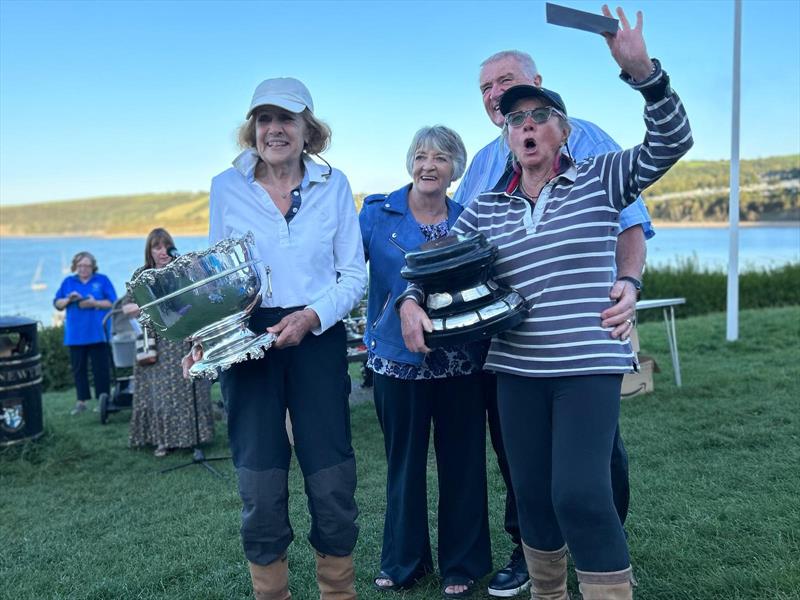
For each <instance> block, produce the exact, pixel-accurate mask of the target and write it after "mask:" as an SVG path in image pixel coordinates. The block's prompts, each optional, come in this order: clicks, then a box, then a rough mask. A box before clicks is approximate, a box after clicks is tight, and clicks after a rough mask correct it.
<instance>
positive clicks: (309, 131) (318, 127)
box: [237, 108, 331, 154]
mask: <svg viewBox="0 0 800 600" xmlns="http://www.w3.org/2000/svg"><path fill="white" fill-rule="evenodd" d="M300 116H301V117H302V118H303V123H304V124H305V126H306V136H307V139H306V144H305V147H304V148H303V152H305V153H306V154H321V153H323V152H325V150H327V149H328V147H329V146H330V143H331V128H330V127H328V125H327V124H326V123H325V122H323V121H320V120H319V119H318V118H317V117H315V116H314V113H312V112H311V111H310V110H308V109H307V108H306V109H304V110H303V112H301V113H300ZM237 137H238V140H239V147H240V148H242V150H246V149H248V148H255V147H256V114H255V113H253V114H252V115H250V118H249V119H247V121H245V122H244V123H242V125H241V126H240V127H239V131H238V134H237Z"/></svg>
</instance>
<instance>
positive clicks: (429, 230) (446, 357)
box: [367, 219, 486, 379]
mask: <svg viewBox="0 0 800 600" xmlns="http://www.w3.org/2000/svg"><path fill="white" fill-rule="evenodd" d="M419 228H420V231H422V235H424V236H425V239H426V240H427V241H429V242H431V241H433V240H438V239H439V238H441V237H444V236H446V235H447V233H448V229H447V219H444V220H443V221H441V222H439V223H434V224H433V225H423V224H422V223H420V224H419ZM485 353H486V347H485V344H464V345H461V346H447V347H444V348H434V349H432V350H431V351H430V352H429V353H428V354H426V355H425V358H424V359H423V360H422V364H421V365H419V366H417V365H409V364H406V363H401V362H397V361H394V360H388V359H386V358H381V357H380V356H376V355H375V354H373V353H372V352H369V353H368V354H367V366H368V367H369V368H370V369H372V370H373V371H374V372H375V373H378V374H379V375H385V376H387V377H394V378H396V379H441V378H444V377H455V376H458V375H470V374H472V373H476V372H477V371H480V370H481V365H482V364H483V356H484V355H485Z"/></svg>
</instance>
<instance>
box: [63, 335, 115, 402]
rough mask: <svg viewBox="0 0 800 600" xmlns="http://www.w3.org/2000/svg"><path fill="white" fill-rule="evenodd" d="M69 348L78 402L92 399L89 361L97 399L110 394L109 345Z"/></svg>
mask: <svg viewBox="0 0 800 600" xmlns="http://www.w3.org/2000/svg"><path fill="white" fill-rule="evenodd" d="M68 348H69V361H70V364H71V365H72V377H73V379H74V380H75V392H76V393H77V395H78V401H79V402H80V401H84V400H91V399H92V392H91V390H90V389H89V361H91V362H92V377H93V378H94V394H95V398H99V397H100V394H108V393H109V386H110V383H109V381H110V376H109V362H108V344H106V343H105V342H99V343H97V344H83V345H81V346H68Z"/></svg>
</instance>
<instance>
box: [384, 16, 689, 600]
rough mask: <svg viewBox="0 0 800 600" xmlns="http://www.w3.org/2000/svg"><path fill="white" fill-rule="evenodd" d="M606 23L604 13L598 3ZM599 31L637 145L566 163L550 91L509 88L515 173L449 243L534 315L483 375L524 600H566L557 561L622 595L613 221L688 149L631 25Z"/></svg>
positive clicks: (672, 103)
mask: <svg viewBox="0 0 800 600" xmlns="http://www.w3.org/2000/svg"><path fill="white" fill-rule="evenodd" d="M603 12H604V14H605V15H606V16H611V12H610V11H609V9H608V7H607V6H604V7H603ZM617 13H618V14H619V17H620V23H621V29H620V30H619V31H618V32H617V33H616V34H613V35H612V34H607V35H606V41H607V42H608V46H609V48H610V49H611V54H612V56H613V57H614V59H615V60H616V61H617V63H618V64H619V66H620V67H621V69H622V74H621V75H620V77H621V78H622V80H623V81H625V82H627V83H628V84H629V85H630V86H631V87H632V88H634V89H636V90H639V91H640V92H641V93H642V95H643V96H644V98H645V101H646V107H645V118H644V120H645V125H646V127H647V135H646V137H645V141H644V143H643V144H641V145H639V146H636V147H634V148H631V149H629V150H624V151H621V152H614V153H610V154H606V155H603V156H598V157H595V158H591V159H588V160H586V161H584V162H581V163H580V164H577V165H576V164H574V163H573V161H572V160H571V158H570V156H569V153H568V151H567V152H565V151H564V148H565V144H566V140H567V138H568V136H569V124H568V122H567V118H566V112H567V111H566V107H565V105H564V102H563V101H562V100H561V97H560V96H559V95H558V94H557V93H555V92H553V91H550V90H546V89H543V88H537V87H533V86H527V85H521V86H515V87H512V88H510V89H509V90H508V91H507V92H506V93H505V94H504V95H503V97H502V99H501V101H500V110H501V112H502V113H503V114H504V115H505V117H506V123H505V127H504V129H503V131H504V135H505V136H506V137H507V140H508V144H509V147H510V148H511V151H512V154H513V159H514V160H513V165H512V168H510V169H509V170H508V172H507V174H506V176H505V177H504V178H503V179H502V180H501V182H500V183H499V184H498V185H497V186H496V187H495V188H494V189H493V190H491V191H489V192H486V193H484V194H482V195H481V196H479V197H478V198H477V199H476V200H475V201H473V202H472V203H471V204H470V205H468V207H467V208H466V209H465V210H464V212H463V213H462V214H461V216H460V218H459V220H458V221H457V222H456V224H455V225H454V227H453V229H452V231H453V232H454V233H468V232H472V231H480V232H481V233H483V234H484V235H486V237H487V238H488V239H489V240H490V241H491V242H492V243H494V244H496V245H497V246H498V248H499V250H500V252H499V255H498V259H497V261H496V263H495V275H496V279H497V280H499V281H500V282H502V283H504V284H506V285H510V286H512V287H514V288H516V289H517V290H519V291H520V292H521V293H522V294H523V295H524V296H525V297H526V298H527V299H528V300H529V301H530V302H531V303H532V305H533V308H532V309H531V311H530V314H529V316H528V318H527V319H526V320H525V321H523V323H521V324H520V325H518V326H517V327H515V328H514V329H512V330H510V331H506V332H504V333H501V334H499V335H497V336H496V337H495V338H494V339H493V340H492V345H491V349H490V351H489V356H488V358H487V360H486V364H485V368H486V369H488V370H492V371H495V372H496V373H497V375H498V406H499V411H500V420H501V428H502V433H503V441H504V443H505V445H506V450H507V453H508V461H509V465H510V469H511V479H512V482H513V486H514V492H515V494H516V496H517V502H518V505H519V519H520V526H521V530H522V539H523V542H524V544H523V545H524V551H525V558H526V561H527V563H528V569H529V571H530V574H531V579H532V584H533V592H532V597H533V598H541V599H544V598H548V599H557V600H565V599H566V598H567V597H568V596H567V588H566V580H567V573H566V569H567V560H566V551H567V546H568V547H569V550H570V553H571V554H572V556H573V559H574V561H575V566H576V570H577V575H578V581H579V582H580V589H581V593H582V594H583V597H584V599H585V600H592V599H601V598H602V599H604V600H609V599H612V600H613V599H617V598H620V599H622V598H631V597H632V586H631V569H630V557H629V555H628V547H627V542H626V539H625V534H624V532H623V530H622V525H621V524H620V521H619V517H618V516H617V514H616V512H615V510H614V505H613V500H612V493H611V481H610V471H609V462H610V456H611V447H612V442H613V437H614V430H615V427H616V423H617V418H618V415H619V398H620V385H621V382H622V376H623V374H624V373H626V372H629V371H630V370H631V369H632V368H633V367H634V360H635V359H634V355H633V352H632V350H631V347H630V343H629V342H628V341H627V340H621V339H614V338H612V337H611V335H610V329H604V328H602V326H601V319H600V313H601V312H602V311H603V310H604V309H605V308H607V307H608V305H609V300H608V291H609V289H610V287H611V286H612V285H613V283H614V281H613V273H614V251H615V244H616V238H617V222H618V216H619V211H620V210H622V209H623V208H624V207H625V206H627V205H628V204H630V203H632V202H633V201H634V200H635V199H636V197H637V196H638V194H639V193H640V192H641V191H642V190H644V189H645V188H646V187H648V186H649V185H651V184H653V183H654V182H655V181H656V180H658V179H659V178H660V177H661V176H662V175H663V174H664V173H666V171H667V170H668V169H669V168H670V167H671V166H672V165H673V164H675V163H676V162H677V161H678V159H679V158H680V157H681V156H683V155H684V154H685V153H686V152H687V151H688V150H689V148H690V147H691V146H692V136H691V131H690V128H689V123H688V120H687V118H686V114H685V112H684V110H683V106H682V104H681V101H680V99H679V98H678V96H677V95H676V94H675V93H674V92H673V91H672V89H671V88H670V85H669V78H668V77H667V75H666V73H665V72H664V71H663V70H662V69H661V65H660V63H659V62H658V61H657V60H654V59H653V60H651V59H650V57H649V55H648V53H647V49H646V47H645V44H644V39H643V37H642V15H641V13H637V20H636V26H635V27H631V26H630V25H629V23H628V21H627V19H626V17H625V14H624V13H623V11H622V10H621V9H617ZM400 313H401V318H402V322H403V326H404V338H406V339H409V338H410V339H412V341H411V342H410V343H409V349H410V350H414V351H418V350H420V349H424V342H423V338H422V329H423V328H427V327H429V326H430V323H429V322H428V321H427V318H426V317H425V316H424V313H423V312H422V309H421V308H420V307H419V305H418V304H417V303H416V302H415V299H414V298H413V297H412V298H410V299H409V300H406V301H405V302H404V303H403V304H402V305H401V307H400Z"/></svg>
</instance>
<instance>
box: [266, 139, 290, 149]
mask: <svg viewBox="0 0 800 600" xmlns="http://www.w3.org/2000/svg"><path fill="white" fill-rule="evenodd" d="M288 145H289V142H284V141H280V140H271V141H268V142H267V148H281V147H283V146H288Z"/></svg>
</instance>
